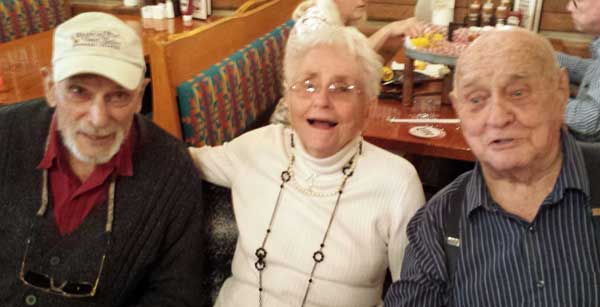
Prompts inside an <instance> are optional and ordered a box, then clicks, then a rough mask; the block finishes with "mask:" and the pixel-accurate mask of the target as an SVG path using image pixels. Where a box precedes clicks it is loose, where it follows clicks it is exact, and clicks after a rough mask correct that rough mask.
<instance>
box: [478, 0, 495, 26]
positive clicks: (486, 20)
mask: <svg viewBox="0 0 600 307" xmlns="http://www.w3.org/2000/svg"><path fill="white" fill-rule="evenodd" d="M493 15H494V4H493V3H492V1H491V0H488V1H487V2H486V3H485V4H484V5H483V13H482V14H481V26H489V25H491V24H492V16H493Z"/></svg>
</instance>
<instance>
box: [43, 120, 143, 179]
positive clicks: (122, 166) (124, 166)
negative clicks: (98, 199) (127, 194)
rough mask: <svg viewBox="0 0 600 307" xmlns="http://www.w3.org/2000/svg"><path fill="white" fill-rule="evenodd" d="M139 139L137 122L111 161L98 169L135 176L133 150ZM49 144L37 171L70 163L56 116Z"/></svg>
mask: <svg viewBox="0 0 600 307" xmlns="http://www.w3.org/2000/svg"><path fill="white" fill-rule="evenodd" d="M136 138H137V128H136V124H135V121H134V122H133V123H132V124H131V129H129V133H128V135H127V137H126V138H125V140H124V141H123V144H121V148H120V149H119V151H118V152H117V153H116V154H115V155H114V156H113V157H112V159H110V161H108V162H106V163H104V164H100V165H98V166H96V167H97V168H98V167H100V168H110V169H112V170H116V174H117V175H119V176H133V161H132V157H133V149H134V148H135V140H136ZM47 142H48V144H47V145H46V146H47V147H46V150H45V152H44V156H43V158H42V160H41V161H40V163H39V164H38V166H37V169H50V168H51V167H52V166H53V165H55V164H56V163H61V161H68V160H67V159H66V154H67V153H66V148H64V146H63V144H62V140H61V138H60V135H59V132H58V130H57V129H56V115H54V116H53V117H52V121H51V122H50V130H49V132H48V141H47ZM111 172H112V171H111Z"/></svg>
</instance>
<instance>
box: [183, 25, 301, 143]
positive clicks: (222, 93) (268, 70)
mask: <svg viewBox="0 0 600 307" xmlns="http://www.w3.org/2000/svg"><path fill="white" fill-rule="evenodd" d="M293 24H294V22H293V21H292V20H289V21H287V22H285V23H284V24H283V25H281V26H279V27H277V28H275V29H274V30H273V31H271V32H270V33H267V34H266V35H264V36H262V37H259V38H258V39H256V40H255V41H253V42H251V43H250V44H248V45H247V46H245V47H244V48H242V49H241V50H238V51H237V52H235V53H234V54H232V55H231V56H229V57H227V58H225V59H223V60H222V61H221V62H219V63H217V64H214V65H213V66H211V67H210V68H208V69H206V70H204V71H202V72H201V73H199V74H198V75H196V76H194V77H193V78H191V79H190V80H188V81H186V82H184V83H182V84H180V85H179V86H178V87H177V96H178V103H179V113H180V117H181V122H182V123H181V124H182V133H183V139H184V140H185V142H186V143H188V144H190V145H194V146H201V145H219V144H222V143H223V142H226V141H228V140H231V139H232V138H234V137H236V136H238V135H240V134H242V133H243V132H245V131H247V130H249V129H251V128H254V127H256V126H257V124H259V122H260V121H262V120H263V119H266V118H268V115H269V114H270V112H271V111H272V110H273V108H274V107H275V105H276V104H277V101H278V100H279V98H280V97H281V91H282V88H281V80H282V63H283V53H284V50H285V43H286V40H287V37H288V35H289V32H290V30H291V28H292V26H293Z"/></svg>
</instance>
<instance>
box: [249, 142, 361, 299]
mask: <svg viewBox="0 0 600 307" xmlns="http://www.w3.org/2000/svg"><path fill="white" fill-rule="evenodd" d="M290 145H291V147H292V154H291V157H290V162H289V164H288V167H287V168H286V169H285V170H284V171H283V172H281V184H280V185H279V193H278V194H277V201H276V202H275V208H273V213H272V214H271V219H270V220H269V226H268V227H267V231H266V233H265V236H264V238H263V241H262V244H261V246H260V247H259V248H257V249H256V251H255V252H254V255H256V258H258V259H257V260H256V262H255V263H254V267H255V268H256V270H257V271H258V306H259V307H262V293H263V282H262V281H263V280H262V272H263V270H264V269H265V267H266V266H267V263H266V261H265V260H266V258H267V250H266V248H265V246H266V244H267V239H268V238H269V234H271V230H272V227H273V221H274V220H275V216H276V214H277V208H279V203H280V201H279V200H280V199H281V194H282V192H283V187H284V186H285V184H286V183H287V182H289V181H290V179H292V174H293V172H292V167H293V166H294V159H295V158H294V153H293V150H294V148H295V146H294V134H293V133H292V134H291V135H290ZM361 154H362V141H360V142H359V144H358V152H357V153H355V154H354V155H353V156H352V158H351V159H350V161H348V163H346V165H344V167H343V168H342V173H343V174H344V179H342V183H341V184H340V187H339V189H338V192H337V198H336V200H335V205H334V207H333V212H332V213H331V217H330V218H329V223H328V224H327V229H326V230H325V234H324V235H323V239H322V240H321V244H320V245H319V249H318V250H317V251H315V252H314V253H313V256H312V258H313V261H314V264H313V267H312V270H311V271H310V276H309V278H308V284H307V286H306V291H305V292H304V297H303V298H302V304H301V305H300V306H302V307H304V305H305V304H306V299H307V298H308V292H309V291H310V286H311V285H312V283H313V276H314V273H315V270H316V268H317V265H318V264H319V263H321V262H323V260H325V254H324V253H323V248H325V241H326V240H327V235H329V229H330V228H331V224H332V222H333V218H334V217H335V213H336V211H337V208H338V205H339V203H340V198H341V197H342V193H343V191H344V187H345V186H346V181H348V178H350V177H352V175H353V174H354V168H355V167H356V159H357V158H358V156H359V155H361Z"/></svg>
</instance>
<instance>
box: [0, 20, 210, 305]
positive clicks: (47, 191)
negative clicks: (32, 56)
mask: <svg viewBox="0 0 600 307" xmlns="http://www.w3.org/2000/svg"><path fill="white" fill-rule="evenodd" d="M144 70H145V63H144V56H143V52H142V45H141V41H140V38H139V36H138V35H137V34H136V33H135V31H134V30H133V29H131V28H130V27H129V26H127V25H126V24H124V23H123V22H121V21H120V20H119V19H117V18H115V17H113V16H110V15H107V14H103V13H86V14H81V15H78V16H77V17H74V18H72V19H71V20H69V21H67V22H65V23H63V24H62V25H60V26H59V27H58V28H57V29H56V31H55V33H54V50H53V57H52V68H48V69H44V70H43V72H42V74H43V76H44V78H45V86H46V101H43V100H35V101H29V102H24V103H20V104H15V105H10V106H6V107H3V108H1V109H0V148H2V150H1V151H0V241H1V242H2V248H1V249H0V305H2V306H17V305H18V306H25V305H30V306H31V305H36V304H40V305H44V306H89V305H94V306H96V305H98V306H126V305H127V306H128V305H136V306H140V305H141V306H147V305H152V306H191V305H194V306H196V305H201V301H200V300H201V299H202V297H201V292H200V291H198V288H199V287H200V286H199V283H200V279H201V278H202V272H201V271H200V270H201V267H202V266H201V261H202V259H203V257H202V255H201V250H202V249H201V244H202V243H203V242H202V240H201V237H202V236H201V232H202V223H201V219H202V215H203V210H202V207H201V204H202V200H201V194H200V192H199V188H200V181H199V178H198V177H197V175H196V171H195V169H194V167H193V163H192V162H191V160H190V158H189V156H188V153H187V151H186V149H185V147H184V146H182V145H181V144H180V143H179V142H178V141H177V140H175V139H173V138H171V137H170V136H168V135H167V134H166V133H165V132H163V131H162V130H160V129H159V128H158V127H156V126H155V125H153V124H152V123H151V122H150V121H149V120H147V119H145V118H144V117H142V116H140V115H138V114H136V113H137V112H138V111H139V109H140V105H141V97H142V93H143V91H144V87H145V86H146V84H147V83H148V82H147V80H145V79H144Z"/></svg>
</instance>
